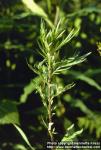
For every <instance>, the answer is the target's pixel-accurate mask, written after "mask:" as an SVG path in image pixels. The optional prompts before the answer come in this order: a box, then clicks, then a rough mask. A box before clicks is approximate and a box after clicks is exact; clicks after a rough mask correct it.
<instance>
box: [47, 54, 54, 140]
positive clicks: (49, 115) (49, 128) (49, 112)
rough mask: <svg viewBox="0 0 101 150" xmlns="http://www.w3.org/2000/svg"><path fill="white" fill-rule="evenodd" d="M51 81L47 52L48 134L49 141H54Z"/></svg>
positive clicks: (49, 59) (49, 58) (50, 68)
mask: <svg viewBox="0 0 101 150" xmlns="http://www.w3.org/2000/svg"><path fill="white" fill-rule="evenodd" d="M51 82H52V66H51V55H50V53H48V119H49V124H48V132H49V135H50V139H51V142H53V141H54V135H53V131H52V125H53V121H52V97H51Z"/></svg>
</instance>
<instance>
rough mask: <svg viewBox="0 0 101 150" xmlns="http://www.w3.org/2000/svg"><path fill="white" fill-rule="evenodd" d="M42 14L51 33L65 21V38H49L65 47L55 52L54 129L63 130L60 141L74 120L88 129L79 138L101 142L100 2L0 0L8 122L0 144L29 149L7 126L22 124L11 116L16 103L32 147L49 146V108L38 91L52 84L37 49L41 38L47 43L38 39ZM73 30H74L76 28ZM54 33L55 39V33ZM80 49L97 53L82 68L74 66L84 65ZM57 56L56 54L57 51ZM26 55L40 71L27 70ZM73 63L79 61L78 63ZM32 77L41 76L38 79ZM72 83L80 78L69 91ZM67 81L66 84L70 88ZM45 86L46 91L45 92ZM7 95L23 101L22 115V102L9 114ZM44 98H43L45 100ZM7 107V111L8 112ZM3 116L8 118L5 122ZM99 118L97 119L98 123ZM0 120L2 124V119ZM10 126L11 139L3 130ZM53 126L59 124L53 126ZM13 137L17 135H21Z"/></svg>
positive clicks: (1, 81) (2, 89) (0, 66)
mask: <svg viewBox="0 0 101 150" xmlns="http://www.w3.org/2000/svg"><path fill="white" fill-rule="evenodd" d="M30 4H32V5H30ZM41 17H42V18H43V20H45V23H46V26H45V29H46V28H47V25H48V28H47V29H46V34H47V33H48V31H49V27H51V31H53V28H54V26H55V27H56V24H57V22H58V20H62V23H60V24H61V25H62V27H61V25H60V27H59V35H60V37H59V38H58V39H55V38H54V39H55V41H52V39H51V40H49V39H48V38H47V40H48V41H52V42H53V45H50V47H51V46H52V47H53V48H54V49H55V48H56V47H55V46H59V47H58V48H60V49H58V50H57V51H56V53H57V56H56V57H57V59H56V62H55V63H57V64H55V65H54V68H55V69H57V70H56V72H55V74H54V75H53V81H52V85H51V88H52V89H54V90H53V92H54V93H53V92H52V94H54V98H53V101H54V102H53V104H52V107H53V108H54V110H53V115H54V113H55V115H56V117H55V118H56V120H55V123H56V124H55V127H56V129H58V130H59V133H60V134H58V135H56V136H58V138H59V140H61V138H62V137H63V134H64V132H66V131H67V127H68V126H70V125H71V124H72V123H74V124H75V126H79V127H80V128H83V129H84V132H83V133H82V134H81V136H80V137H81V138H82V139H81V138H80V140H84V139H87V140H89V141H92V140H95V141H97V140H99V139H100V138H101V131H100V130H101V128H100V126H101V125H100V116H101V111H100V110H101V107H100V104H101V91H100V90H101V79H100V78H101V69H100V68H101V57H100V49H101V48H100V47H101V44H100V41H101V36H100V27H101V2H100V0H98V1H96V0H93V1H92V0H89V1H88V0H85V1H82V0H72V1H66V0H62V1H61V0H59V1H54V0H46V1H45V0H38V1H36V0H35V1H34V0H33V1H31V0H30V1H27V0H22V1H18V0H15V1H10V0H9V1H7V0H5V1H3V0H1V1H0V37H1V38H0V99H1V103H2V104H3V105H1V107H0V114H2V115H1V116H0V120H2V122H4V124H5V126H4V128H3V126H1V127H0V146H1V147H0V148H1V149H4V150H5V149H14V148H15V149H16V150H18V149H28V148H24V147H25V146H22V145H23V144H24V143H23V140H22V141H19V143H20V142H21V143H23V144H22V145H21V144H17V140H16V141H14V138H12V135H14V133H12V132H11V128H10V130H9V127H8V125H6V123H7V124H9V123H10V122H11V123H12V122H14V123H17V122H19V121H14V119H17V120H18V117H17V116H16V115H15V117H12V118H13V119H12V118H11V120H10V117H11V114H12V113H13V112H12V113H11V111H10V110H12V107H14V108H15V107H16V109H15V110H14V112H17V114H18V116H19V117H20V122H21V125H22V126H23V127H24V128H23V129H25V130H26V129H27V130H28V133H29V136H28V137H29V139H31V143H32V145H35V147H36V149H38V150H39V149H45V148H44V147H43V144H42V143H44V141H46V140H47V138H48V137H47V136H46V135H45V134H44V133H46V132H45V131H44V130H45V129H44V127H43V122H45V123H46V124H45V125H46V126H47V127H46V129H47V128H48V116H46V114H47V109H45V108H44V106H42V105H41V103H40V102H39V99H40V98H39V94H37V93H40V95H41V97H42V96H43V93H42V92H43V91H44V89H46V87H47V86H46V83H45V82H44V80H43V78H44V77H45V78H46V77H47V75H46V74H45V72H47V69H46V68H47V66H46V63H45V62H46V60H44V61H43V58H44V57H43V56H44V55H43V52H42V51H41V50H38V45H37V44H36V41H37V40H38V41H39V44H40V46H41V47H42V45H41V43H40V40H39V32H40V31H39V30H40V18H41ZM61 18H62V19H61ZM71 28H74V29H73V30H71ZM75 28H76V29H75ZM65 29H66V31H65ZM78 29H79V32H78ZM51 31H50V33H51ZM62 31H63V33H62ZM76 32H77V34H76ZM69 33H71V34H69ZM52 34H53V33H52ZM67 34H69V35H70V37H71V38H72V36H74V34H75V36H76V38H72V40H71V39H70V41H69V44H68V43H67V45H65V42H66V37H67V36H66V35H67ZM48 36H49V35H48ZM54 36H55V37H56V35H54ZM52 37H53V36H52ZM56 38H57V37H56ZM44 39H45V38H44ZM62 40H63V41H64V42H63V41H62ZM97 42H98V43H97ZM56 43H57V45H56ZM60 43H62V44H60ZM96 43H97V44H96ZM58 44H60V45H58ZM45 46H46V47H47V43H46V45H44V47H45ZM61 46H63V47H61ZM50 47H49V48H50ZM76 49H77V50H78V51H79V50H80V54H81V55H82V54H84V53H85V54H86V53H88V52H89V51H91V52H92V55H90V57H89V59H88V61H87V62H85V63H83V64H78V66H77V67H76V66H74V64H75V63H77V61H78V63H79V58H80V57H82V56H79V55H78V53H76V54H75V53H74V50H76ZM36 50H37V51H36ZM37 52H38V53H41V55H42V57H41V56H39V55H38V53H37ZM52 55H54V52H53V53H52ZM45 57H46V56H45ZM73 58H74V59H73ZM25 59H27V61H28V63H29V64H30V65H29V67H30V68H31V69H32V70H34V71H36V73H35V74H34V73H32V72H31V71H30V70H29V69H28V67H27V65H26V61H25ZM36 60H37V61H38V62H39V61H40V65H39V67H38V63H37V64H35V62H36ZM52 61H53V60H52ZM74 61H75V63H74V64H73V62H74ZM65 64H66V65H65ZM59 65H60V66H61V67H60V66H59ZM70 65H71V66H70ZM62 66H63V67H62ZM41 67H42V68H41ZM58 67H60V68H58ZM71 67H72V68H71ZM39 70H40V72H41V73H40V72H39ZM43 72H44V75H43V78H42V77H41V75H42V74H43ZM39 74H40V77H39ZM33 76H37V77H36V78H34V79H33ZM30 79H32V81H30ZM73 81H75V82H76V85H75V87H74V88H72V90H70V92H68V91H67V89H68V88H71V87H73V86H74V83H73ZM53 83H54V84H53ZM69 83H72V84H69ZM68 84H69V86H68ZM65 85H67V86H66V88H65ZM41 89H42V92H41V91H40V90H41ZM33 91H36V94H37V96H36V95H34V93H33V94H32V92H33ZM61 91H62V92H63V93H62V92H61ZM30 94H31V96H30ZM45 94H47V90H46V91H45ZM34 96H35V97H34ZM47 96H48V94H47ZM57 96H58V97H57ZM2 99H7V101H8V100H9V104H10V102H11V103H12V102H13V99H16V101H18V103H19V102H20V103H19V106H18V108H19V110H20V111H19V113H18V110H17V105H16V104H15V105H14V106H13V105H12V104H11V108H10V109H9V111H10V114H9V113H8V106H7V105H6V104H7V103H6V102H5V103H4V102H3V101H2ZM42 101H43V100H42ZM45 102H46V101H45ZM45 102H44V101H43V103H44V104H45ZM14 103H15V102H14ZM22 103H23V104H22ZM33 103H34V104H33ZM4 105H6V106H7V107H6V106H4ZM40 105H41V106H40ZM55 105H56V107H55ZM2 107H3V108H5V109H6V110H7V111H3V109H2ZM9 107H10V106H9ZM1 112H2V113H1ZM3 114H5V115H3ZM8 114H9V115H10V117H9V118H8V117H6V116H8ZM4 116H5V117H6V121H5V117H4ZM42 116H43V121H42ZM67 116H68V117H67ZM28 118H29V119H28ZM95 118H96V119H95ZM8 120H9V121H8ZM58 120H59V124H58ZM77 120H78V122H77ZM8 122H9V123H8ZM68 122H69V123H68ZM95 122H97V124H96V123H95ZM0 124H3V123H1V122H0ZM5 127H6V128H8V132H7V133H9V132H10V135H11V136H9V138H8V137H7V136H8V134H4V132H5ZM51 127H52V128H54V124H53V125H52V126H51ZM62 127H63V128H62ZM63 130H64V132H63ZM75 131H76V129H75V127H74V131H73V132H75ZM88 131H89V132H88ZM73 132H72V133H73ZM70 135H71V134H70ZM33 136H34V137H33ZM59 136H60V137H59ZM10 137H11V138H10ZM14 137H16V134H15V135H14ZM37 137H38V140H37ZM93 137H94V139H93ZM6 139H8V140H9V141H8V140H6ZM15 139H16V138H15ZM19 140H21V139H19ZM5 141H6V142H5ZM11 141H12V143H11ZM38 141H42V143H41V144H40V142H38ZM11 144H12V146H11ZM40 145H41V148H40Z"/></svg>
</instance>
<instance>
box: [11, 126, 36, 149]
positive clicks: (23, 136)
mask: <svg viewBox="0 0 101 150" xmlns="http://www.w3.org/2000/svg"><path fill="white" fill-rule="evenodd" d="M13 125H14V127H15V128H16V129H17V130H18V132H19V133H20V135H21V136H22V138H23V139H24V141H25V142H26V144H27V145H28V146H29V147H30V148H31V150H35V149H34V148H33V147H32V146H31V144H30V143H29V141H28V138H27V136H26V135H25V133H24V132H23V130H22V129H21V128H20V127H19V126H17V125H16V124H13Z"/></svg>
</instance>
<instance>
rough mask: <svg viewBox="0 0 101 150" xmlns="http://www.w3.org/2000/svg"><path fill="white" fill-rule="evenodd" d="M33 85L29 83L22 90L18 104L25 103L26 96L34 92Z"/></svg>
mask: <svg viewBox="0 0 101 150" xmlns="http://www.w3.org/2000/svg"><path fill="white" fill-rule="evenodd" d="M34 89H35V88H34V84H33V82H32V81H31V82H30V83H29V84H27V85H26V86H25V87H24V89H23V93H22V94H21V96H20V102H21V103H25V102H26V100H27V98H28V96H29V95H30V94H31V93H32V92H33V91H34Z"/></svg>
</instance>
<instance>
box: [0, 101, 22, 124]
mask: <svg viewBox="0 0 101 150" xmlns="http://www.w3.org/2000/svg"><path fill="white" fill-rule="evenodd" d="M11 123H16V124H20V122H19V113H18V110H17V104H16V102H13V101H10V100H2V101H1V102H0V124H1V125H4V124H11Z"/></svg>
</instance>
